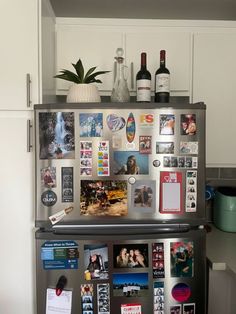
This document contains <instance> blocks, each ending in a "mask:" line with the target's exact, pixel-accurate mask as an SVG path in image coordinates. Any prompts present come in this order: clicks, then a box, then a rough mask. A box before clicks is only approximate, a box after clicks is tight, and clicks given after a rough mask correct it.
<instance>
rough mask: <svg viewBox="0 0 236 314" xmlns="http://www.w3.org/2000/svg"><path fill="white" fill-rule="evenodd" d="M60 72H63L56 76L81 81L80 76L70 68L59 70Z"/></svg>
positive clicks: (71, 80)
mask: <svg viewBox="0 0 236 314" xmlns="http://www.w3.org/2000/svg"><path fill="white" fill-rule="evenodd" d="M59 72H60V73H61V74H58V75H55V76H54V77H55V78H59V79H62V80H66V81H70V82H74V83H76V84H78V83H79V78H78V76H77V75H76V74H75V73H73V72H71V71H69V70H64V69H63V70H61V71H59Z"/></svg>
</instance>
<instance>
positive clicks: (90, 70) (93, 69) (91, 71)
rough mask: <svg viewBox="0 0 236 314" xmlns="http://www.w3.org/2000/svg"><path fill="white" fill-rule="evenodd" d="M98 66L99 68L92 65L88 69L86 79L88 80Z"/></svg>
mask: <svg viewBox="0 0 236 314" xmlns="http://www.w3.org/2000/svg"><path fill="white" fill-rule="evenodd" d="M96 68H97V67H92V68H91V69H89V70H88V72H87V73H86V74H85V77H84V81H86V80H87V78H88V76H89V75H90V74H92V73H93V71H95V70H96Z"/></svg>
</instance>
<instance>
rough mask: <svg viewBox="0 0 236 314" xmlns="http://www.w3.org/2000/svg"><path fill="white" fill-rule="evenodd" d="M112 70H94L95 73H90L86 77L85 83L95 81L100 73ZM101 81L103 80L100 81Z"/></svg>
mask: <svg viewBox="0 0 236 314" xmlns="http://www.w3.org/2000/svg"><path fill="white" fill-rule="evenodd" d="M108 72H110V71H98V72H94V73H93V74H91V75H89V76H88V77H87V78H86V81H85V83H93V82H95V81H94V78H95V77H96V76H98V75H101V74H105V73H108ZM100 82H101V81H100ZM100 82H97V83H100Z"/></svg>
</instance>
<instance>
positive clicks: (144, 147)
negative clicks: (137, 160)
mask: <svg viewBox="0 0 236 314" xmlns="http://www.w3.org/2000/svg"><path fill="white" fill-rule="evenodd" d="M139 152H140V154H151V153H152V137H151V136H149V135H143V136H139Z"/></svg>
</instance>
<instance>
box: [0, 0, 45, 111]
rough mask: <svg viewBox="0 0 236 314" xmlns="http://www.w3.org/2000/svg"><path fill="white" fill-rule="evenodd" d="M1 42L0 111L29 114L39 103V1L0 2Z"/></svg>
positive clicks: (12, 0) (3, 0) (15, 0)
mask: <svg viewBox="0 0 236 314" xmlns="http://www.w3.org/2000/svg"><path fill="white" fill-rule="evenodd" d="M0 38H1V49H0V56H1V57H0V69H1V75H0V109H3V110H27V109H30V110H31V109H32V105H33V104H34V103H37V102H38V101H39V99H38V95H39V91H38V90H39V87H38V84H39V80H38V1H37V0H21V1H19V0H11V1H8V0H1V2H0ZM27 74H29V75H28V76H27ZM27 77H28V86H27ZM29 81H31V83H30V82H29Z"/></svg>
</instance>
